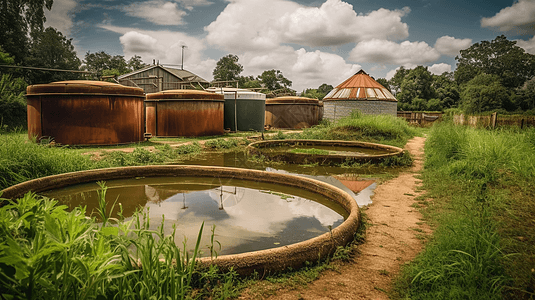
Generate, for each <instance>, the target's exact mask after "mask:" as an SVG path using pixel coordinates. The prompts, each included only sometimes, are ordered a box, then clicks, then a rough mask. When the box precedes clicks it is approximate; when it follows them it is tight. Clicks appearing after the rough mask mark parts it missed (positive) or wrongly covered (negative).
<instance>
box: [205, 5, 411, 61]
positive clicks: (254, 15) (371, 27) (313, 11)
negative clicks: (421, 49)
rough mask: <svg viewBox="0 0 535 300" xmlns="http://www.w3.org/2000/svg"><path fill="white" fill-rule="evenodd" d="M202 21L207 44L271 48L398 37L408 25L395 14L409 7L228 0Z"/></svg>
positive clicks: (235, 48) (236, 48)
mask: <svg viewBox="0 0 535 300" xmlns="http://www.w3.org/2000/svg"><path fill="white" fill-rule="evenodd" d="M230 2H231V3H229V4H228V5H227V7H225V9H224V10H223V12H222V13H221V14H220V15H219V16H218V17H217V19H216V20H215V21H214V22H212V23H211V24H210V25H208V26H206V27H205V31H207V32H208V35H207V40H208V42H209V43H210V44H213V45H218V46H220V47H222V48H223V49H226V50H229V51H234V52H238V51H247V50H260V49H269V48H271V49H274V48H275V47H277V46H278V45H280V44H281V43H294V44H299V45H303V46H314V47H316V46H336V45H343V44H346V43H355V42H358V41H362V40H367V39H370V38H372V37H375V38H380V39H395V40H398V39H403V38H406V37H408V35H409V32H408V26H407V24H405V23H403V22H401V18H402V17H403V16H405V15H406V14H408V13H409V12H410V9H409V8H408V7H405V8H403V9H400V10H388V9H384V8H381V9H378V10H376V11H372V12H370V13H368V14H366V15H363V14H357V12H356V11H355V10H354V8H353V6H352V5H350V4H348V3H346V2H343V1H341V0H327V1H326V2H324V3H323V4H322V5H321V6H320V7H305V6H301V5H299V4H297V3H294V2H291V1H287V0H272V1H264V0H231V1H230Z"/></svg>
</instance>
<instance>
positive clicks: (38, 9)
mask: <svg viewBox="0 0 535 300" xmlns="http://www.w3.org/2000/svg"><path fill="white" fill-rule="evenodd" d="M52 3H53V0H16V1H13V0H0V46H1V47H2V48H3V49H4V51H6V52H7V53H9V54H11V55H13V56H14V59H15V63H18V64H19V63H22V62H24V60H25V58H26V57H27V56H28V48H29V47H28V45H29V44H30V37H31V38H35V36H36V35H37V34H38V33H40V32H41V31H43V27H44V23H45V21H46V18H45V11H44V10H45V8H46V9H48V10H50V9H51V8H52Z"/></svg>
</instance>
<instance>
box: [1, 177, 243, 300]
mask: <svg viewBox="0 0 535 300" xmlns="http://www.w3.org/2000/svg"><path fill="white" fill-rule="evenodd" d="M100 186H101V190H100V193H99V195H100V208H99V218H100V220H104V221H103V222H98V221H97V219H95V218H89V217H86V212H85V209H84V208H76V209H74V210H72V211H67V210H66V209H67V207H66V206H63V205H57V202H56V201H54V200H50V199H46V198H40V197H38V196H36V195H35V194H31V193H28V194H26V195H25V196H24V197H23V198H20V199H18V200H17V201H11V200H7V199H2V201H4V203H3V204H5V205H3V206H2V207H0V285H1V288H0V295H1V298H2V299H193V298H196V297H198V298H202V297H214V298H216V297H220V298H223V297H221V295H235V287H234V285H233V284H232V282H233V281H234V280H235V279H236V274H235V273H233V272H230V273H228V274H220V273H219V272H217V270H216V269H214V268H213V267H212V268H210V269H209V270H201V269H200V268H198V267H197V265H196V258H197V255H198V254H199V243H200V237H201V235H202V232H203V225H201V226H200V230H199V237H198V239H197V240H196V244H195V245H196V246H195V249H194V250H193V252H191V253H190V252H188V251H186V245H185V241H184V242H183V244H182V245H183V247H180V246H179V243H177V241H175V230H176V229H175V228H173V229H174V231H173V233H172V234H171V235H165V234H164V223H163V221H162V224H161V225H160V226H159V227H158V229H157V230H151V229H150V227H151V225H150V219H149V217H148V212H147V211H143V212H138V213H136V214H134V216H133V217H131V218H129V219H128V220H126V219H124V218H122V214H121V213H119V214H118V215H119V216H121V219H115V218H111V217H110V216H111V214H112V211H111V210H110V211H106V209H105V207H106V187H105V185H104V183H101V184H100ZM119 209H120V205H119ZM112 210H113V208H112ZM212 234H213V233H212ZM208 281H212V282H213V283H209V282H208ZM215 283H219V284H218V286H216V284H215Z"/></svg>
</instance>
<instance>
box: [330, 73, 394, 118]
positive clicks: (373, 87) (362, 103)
mask: <svg viewBox="0 0 535 300" xmlns="http://www.w3.org/2000/svg"><path fill="white" fill-rule="evenodd" d="M397 104H398V102H397V100H396V97H394V95H392V93H390V91H388V90H387V89H386V88H385V87H384V86H382V85H381V84H380V83H378V82H377V81H375V79H373V78H372V77H371V76H370V75H368V74H367V73H366V72H364V71H363V70H360V71H358V72H357V73H356V74H355V75H353V76H351V77H350V78H348V79H347V80H346V81H344V82H342V83H341V84H339V85H338V86H337V87H335V88H334V89H333V90H332V91H330V92H329V93H328V94H327V95H326V96H325V97H324V98H323V108H324V115H323V117H324V118H326V119H328V120H330V121H336V120H338V119H341V118H343V117H347V116H349V115H350V114H351V112H352V111H353V110H357V109H358V110H360V111H361V112H362V113H364V114H370V115H380V114H388V115H392V116H396V112H397Z"/></svg>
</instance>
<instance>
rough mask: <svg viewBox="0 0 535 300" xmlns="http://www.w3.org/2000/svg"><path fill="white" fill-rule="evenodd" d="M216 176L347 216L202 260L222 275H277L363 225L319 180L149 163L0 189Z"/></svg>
mask: <svg viewBox="0 0 535 300" xmlns="http://www.w3.org/2000/svg"><path fill="white" fill-rule="evenodd" d="M163 176H176V177H183V176H188V177H214V178H229V179H242V180H252V181H257V182H265V183H274V184H280V185H286V186H292V187H296V188H301V189H304V190H308V191H311V192H314V193H317V194H320V195H322V196H324V197H326V198H327V199H328V200H330V201H333V202H336V203H338V204H339V205H340V206H341V207H342V208H343V209H344V210H345V211H346V212H347V214H348V217H347V218H346V219H345V220H344V222H343V223H342V224H340V225H339V226H337V227H336V228H333V229H332V230H330V232H327V233H324V234H322V235H320V236H317V237H314V238H312V239H309V240H305V241H302V242H299V243H295V244H291V245H287V246H282V247H277V248H271V249H266V250H259V251H253V252H247V253H240V254H231V255H221V256H217V257H216V258H210V257H203V258H199V259H198V263H200V265H201V266H203V267H207V266H209V265H216V266H218V267H219V269H220V270H221V271H223V272H225V271H228V270H230V269H233V270H234V271H236V272H237V273H238V274H240V275H250V274H253V273H254V272H256V273H257V274H273V273H278V272H282V271H285V270H289V269H298V268H300V267H303V266H305V265H306V263H307V262H317V261H318V260H322V259H325V258H327V257H328V256H330V255H332V254H334V253H335V251H336V250H337V248H338V247H339V246H342V247H343V246H346V245H347V244H348V243H350V242H351V241H353V239H354V235H355V233H356V232H357V229H358V228H359V225H360V211H359V207H358V205H357V203H356V201H355V200H354V199H353V197H351V196H350V195H349V194H348V193H346V192H345V191H343V190H341V189H339V188H337V187H334V186H332V185H330V184H327V183H324V182H321V181H319V180H315V179H311V178H305V177H299V176H295V175H289V174H279V173H273V172H267V171H259V170H249V169H241V168H230V167H215V166H193V165H192V166H188V165H149V166H136V167H119V168H107V169H96V170H88V171H78V172H71V173H64V174H58V175H52V176H47V177H42V178H37V179H33V180H29V181H26V182H22V183H19V184H17V185H14V186H11V187H8V188H6V189H4V190H2V195H1V196H0V197H1V198H7V199H17V198H20V197H22V196H24V194H26V193H28V192H30V191H31V192H34V193H39V192H42V191H46V190H51V189H57V188H62V187H66V186H70V185H75V184H80V183H87V182H96V181H106V180H113V179H125V178H135V177H163Z"/></svg>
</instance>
